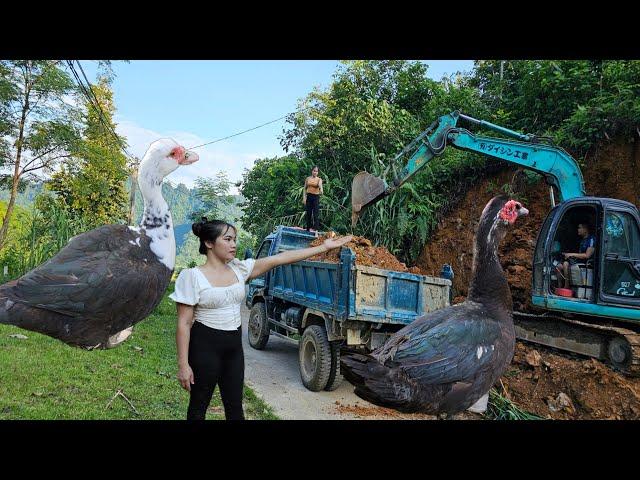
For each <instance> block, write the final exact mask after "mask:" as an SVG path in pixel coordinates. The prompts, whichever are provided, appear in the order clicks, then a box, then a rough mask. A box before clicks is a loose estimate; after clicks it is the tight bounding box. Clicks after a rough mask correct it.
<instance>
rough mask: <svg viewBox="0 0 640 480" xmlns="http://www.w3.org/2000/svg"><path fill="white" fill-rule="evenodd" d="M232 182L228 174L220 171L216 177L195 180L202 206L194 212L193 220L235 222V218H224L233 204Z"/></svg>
mask: <svg viewBox="0 0 640 480" xmlns="http://www.w3.org/2000/svg"><path fill="white" fill-rule="evenodd" d="M230 189H231V181H229V177H228V176H227V173H226V172H224V171H219V172H218V173H217V174H216V177H215V178H213V179H211V178H205V177H198V178H196V180H195V194H196V197H197V198H198V200H200V203H201V206H200V207H199V208H198V209H197V210H194V211H193V212H192V214H191V219H192V220H193V221H197V220H199V219H200V217H207V218H209V219H220V220H227V221H229V222H234V221H236V220H237V219H235V218H223V217H225V216H226V214H227V212H228V210H229V207H230V206H231V205H232V204H233V202H234V200H233V196H232V195H230V193H229V191H230Z"/></svg>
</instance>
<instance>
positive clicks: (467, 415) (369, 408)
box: [334, 400, 482, 420]
mask: <svg viewBox="0 0 640 480" xmlns="http://www.w3.org/2000/svg"><path fill="white" fill-rule="evenodd" d="M335 405H336V407H335V409H334V411H335V412H336V413H340V414H343V415H354V416H356V417H358V418H362V419H368V420H437V418H438V417H437V416H435V415H427V414H423V413H402V412H398V411H397V410H393V409H392V408H384V407H378V406H375V405H371V404H370V403H367V405H363V404H360V402H358V401H356V403H355V404H352V405H344V404H342V403H340V402H339V401H337V400H336V402H335ZM452 419H453V420H479V419H482V416H481V415H478V414H474V413H471V412H462V413H458V414H456V415H454V416H453V418H452Z"/></svg>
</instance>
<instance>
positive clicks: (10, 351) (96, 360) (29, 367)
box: [0, 287, 278, 420]
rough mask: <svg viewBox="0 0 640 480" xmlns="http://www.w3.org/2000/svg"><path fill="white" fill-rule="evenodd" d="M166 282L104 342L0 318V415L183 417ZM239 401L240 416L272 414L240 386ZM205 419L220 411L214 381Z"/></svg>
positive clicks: (184, 399)
mask: <svg viewBox="0 0 640 480" xmlns="http://www.w3.org/2000/svg"><path fill="white" fill-rule="evenodd" d="M172 290H173V288H171V287H169V289H168V290H167V293H166V294H165V296H164V298H163V300H162V302H161V303H160V305H158V307H157V308H156V309H155V311H154V312H153V313H152V314H151V315H150V316H149V317H148V318H146V319H145V320H143V321H142V322H140V323H138V324H137V325H136V326H135V327H134V331H133V333H132V335H131V336H130V337H129V338H128V339H127V341H125V342H124V343H122V344H121V345H119V346H118V347H116V348H114V349H111V350H93V351H88V350H83V349H79V348H75V347H70V346H68V345H66V344H64V343H62V342H60V341H58V340H55V339H53V338H50V337H47V336H45V335H41V334H38V333H35V332H30V331H26V330H21V329H19V328H17V327H13V326H10V325H0V419H1V420H8V419H14V420H15V419H40V420H54V419H69V420H71V419H74V420H120V419H121V420H135V419H140V420H183V419H185V418H186V412H187V406H188V404H189V394H188V392H186V391H185V390H184V389H182V387H181V386H180V384H179V383H178V381H177V379H176V373H177V363H176V344H175V328H176V310H175V304H174V303H173V301H171V300H169V298H168V293H169V292H170V291H172ZM12 334H22V335H26V336H27V337H28V338H27V339H18V338H12V337H10V335H12ZM118 390H120V391H121V392H122V394H123V395H124V396H125V397H126V398H127V399H129V401H130V402H131V404H132V405H133V407H135V411H134V408H133V407H132V406H131V405H129V403H128V402H127V400H126V399H125V398H124V397H122V396H120V395H118V396H116V397H115V398H114V395H115V394H116V392H117V391H118ZM109 402H111V403H109ZM107 405H109V406H108V407H107ZM244 408H245V416H246V417H247V419H260V420H262V419H268V420H275V419H277V418H278V417H277V416H276V415H275V414H274V413H273V411H272V409H271V408H270V407H269V406H268V405H266V404H265V403H264V402H263V401H262V400H260V399H259V398H258V397H257V396H256V395H255V393H254V392H253V391H252V390H251V389H250V388H248V387H246V386H245V388H244ZM136 412H137V413H136ZM207 419H212V420H220V419H224V409H223V407H222V403H221V400H220V393H219V391H218V389H217V388H216V392H215V394H214V397H213V400H212V401H211V405H210V407H209V410H208V412H207Z"/></svg>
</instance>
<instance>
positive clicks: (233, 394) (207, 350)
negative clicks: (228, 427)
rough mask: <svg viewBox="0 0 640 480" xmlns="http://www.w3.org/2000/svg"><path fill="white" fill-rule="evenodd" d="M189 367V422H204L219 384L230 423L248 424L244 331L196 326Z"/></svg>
mask: <svg viewBox="0 0 640 480" xmlns="http://www.w3.org/2000/svg"><path fill="white" fill-rule="evenodd" d="M189 365H190V366H191V369H192V370H193V381H194V384H193V385H191V397H190V400H189V409H188V410H187V420H204V419H205V415H206V412H207V408H208V407H209V403H211V397H212V396H213V391H214V390H215V388H216V384H219V385H220V396H221V397H222V404H223V405H224V416H225V418H226V419H227V420H244V413H243V411H242V387H243V383H244V353H243V351H242V336H241V328H240V327H238V329H237V330H229V331H227V330H216V329H215V328H210V327H207V326H206V325H203V324H202V323H200V322H194V323H193V327H192V328H191V339H190V340H189Z"/></svg>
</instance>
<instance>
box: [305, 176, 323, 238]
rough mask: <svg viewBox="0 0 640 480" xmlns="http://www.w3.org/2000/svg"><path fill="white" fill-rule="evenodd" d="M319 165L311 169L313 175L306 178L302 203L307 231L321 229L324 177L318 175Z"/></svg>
mask: <svg viewBox="0 0 640 480" xmlns="http://www.w3.org/2000/svg"><path fill="white" fill-rule="evenodd" d="M318 172H319V169H318V167H317V166H316V167H313V168H312V169H311V176H310V177H307V178H305V180H304V190H303V191H302V203H303V205H304V206H305V211H306V220H307V231H316V232H317V231H318V230H320V218H319V215H320V195H322V194H323V193H324V192H323V191H322V179H321V178H320V177H319V176H318Z"/></svg>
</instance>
